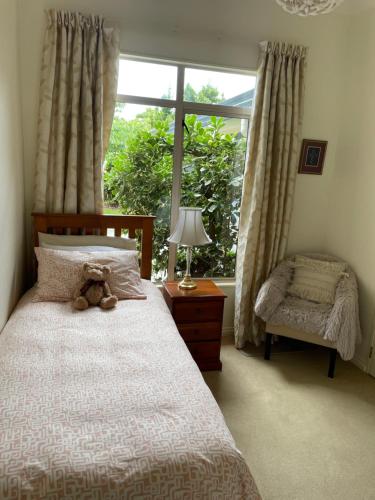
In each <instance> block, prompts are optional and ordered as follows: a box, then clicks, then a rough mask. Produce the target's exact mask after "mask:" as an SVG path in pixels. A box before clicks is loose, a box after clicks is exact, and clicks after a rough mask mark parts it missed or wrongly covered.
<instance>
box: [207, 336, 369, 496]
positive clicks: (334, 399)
mask: <svg viewBox="0 0 375 500" xmlns="http://www.w3.org/2000/svg"><path fill="white" fill-rule="evenodd" d="M221 359H222V362H223V371H222V372H206V373H205V374H204V378H205V380H206V383H207V384H208V386H209V387H210V389H211V391H212V393H213V395H214V397H215V398H216V400H217V402H218V404H219V406H220V407H221V410H222V412H223V414H224V417H225V420H226V422H227V425H228V427H229V429H230V430H231V432H232V434H233V437H234V439H235V440H236V443H237V446H238V448H239V449H240V451H241V452H242V453H243V455H244V458H245V460H246V461H247V463H248V465H249V467H250V470H251V472H252V474H253V476H254V478H255V480H256V482H257V484H258V487H259V490H260V492H261V494H262V496H263V500H333V499H337V500H370V499H375V379H373V378H371V377H370V376H368V375H366V374H365V373H363V372H362V371H360V370H359V369H358V368H357V367H356V366H354V365H353V364H352V363H349V362H344V361H342V360H341V359H338V360H337V365H336V375H335V378H334V379H329V378H328V377H327V374H326V372H327V366H328V354H327V352H326V350H325V349H324V348H323V349H321V348H319V349H313V350H302V351H301V350H299V351H295V350H290V351H288V350H286V351H284V352H274V353H273V354H272V358H271V361H264V360H263V358H262V357H261V356H260V355H252V356H250V357H247V356H244V355H243V354H241V353H240V352H239V351H238V350H236V349H235V348H234V346H233V343H232V341H231V340H228V338H226V339H225V340H224V345H223V347H222V355H221Z"/></svg>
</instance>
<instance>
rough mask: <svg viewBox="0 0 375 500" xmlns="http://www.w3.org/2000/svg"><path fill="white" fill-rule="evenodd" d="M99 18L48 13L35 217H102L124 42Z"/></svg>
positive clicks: (39, 122) (40, 113) (41, 90)
mask: <svg viewBox="0 0 375 500" xmlns="http://www.w3.org/2000/svg"><path fill="white" fill-rule="evenodd" d="M103 23H104V20H103V19H102V18H101V17H99V16H83V15H82V14H79V13H71V12H65V11H54V10H51V11H48V12H47V28H46V33H45V38H44V47H43V57H42V75H41V83H40V104H39V120H38V139H37V156H36V177H35V191H34V200H35V201H34V211H35V212H54V213H64V212H65V213H101V212H102V210H103V188H102V178H103V170H102V165H103V160H104V154H105V151H106V148H107V145H108V141H109V134H110V131H111V126H112V120H113V114H114V109H115V103H116V93H117V77H118V58H119V36H118V31H117V30H116V29H107V28H104V27H103Z"/></svg>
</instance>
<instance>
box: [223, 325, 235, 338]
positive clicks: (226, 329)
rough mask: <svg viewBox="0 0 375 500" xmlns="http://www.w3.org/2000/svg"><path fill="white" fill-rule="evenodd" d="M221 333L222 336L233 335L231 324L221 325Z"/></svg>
mask: <svg viewBox="0 0 375 500" xmlns="http://www.w3.org/2000/svg"><path fill="white" fill-rule="evenodd" d="M221 334H222V336H223V337H227V336H233V335H234V328H233V326H223V328H222V330H221Z"/></svg>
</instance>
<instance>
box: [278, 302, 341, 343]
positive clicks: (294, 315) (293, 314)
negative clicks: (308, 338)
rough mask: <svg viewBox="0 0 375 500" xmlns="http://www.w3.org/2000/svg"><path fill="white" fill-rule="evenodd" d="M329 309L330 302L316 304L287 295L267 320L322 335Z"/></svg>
mask: <svg viewBox="0 0 375 500" xmlns="http://www.w3.org/2000/svg"><path fill="white" fill-rule="evenodd" d="M331 310H332V306H331V305H330V304H318V303H316V302H310V301H309V300H304V299H300V298H298V297H292V296H287V297H286V298H285V299H284V300H283V301H282V302H281V304H280V305H279V306H278V307H277V309H276V310H275V312H274V313H273V314H272V316H271V317H270V319H269V320H268V322H269V323H272V324H274V325H286V326H289V327H290V328H296V329H300V330H302V331H304V332H307V333H315V334H318V335H322V336H324V333H325V330H326V324H327V321H328V317H329V314H330V312H331Z"/></svg>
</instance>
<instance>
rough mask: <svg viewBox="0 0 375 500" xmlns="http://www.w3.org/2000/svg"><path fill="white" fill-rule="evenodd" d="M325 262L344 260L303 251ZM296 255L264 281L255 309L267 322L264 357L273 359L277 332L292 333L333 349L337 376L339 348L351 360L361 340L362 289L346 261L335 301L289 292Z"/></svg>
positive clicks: (332, 363) (330, 373)
mask: <svg viewBox="0 0 375 500" xmlns="http://www.w3.org/2000/svg"><path fill="white" fill-rule="evenodd" d="M303 256H304V257H309V258H311V259H316V260H319V261H323V262H340V263H343V261H342V260H340V259H338V258H336V257H333V256H330V255H323V254H303ZM295 261H296V256H293V257H290V258H288V259H286V260H284V261H283V262H281V263H280V264H279V265H278V266H277V267H276V268H275V269H274V271H273V272H272V273H271V275H270V276H269V278H268V279H267V281H266V282H265V283H264V284H263V285H262V287H261V289H260V291H259V293H258V297H257V300H256V304H255V313H256V315H257V316H258V317H260V318H261V319H262V320H263V321H265V323H266V327H265V328H266V340H265V353H264V358H265V359H267V360H269V359H270V356H271V345H272V337H273V335H280V336H283V337H289V338H293V339H297V340H302V341H304V342H310V343H312V344H318V345H321V346H325V347H327V348H328V349H329V353H330V361H329V369H328V376H329V377H330V378H333V376H334V371H335V363H336V356H337V352H339V354H340V356H341V358H342V359H344V360H350V359H352V358H353V356H354V353H355V346H356V344H357V343H359V342H360V341H361V328H360V323H359V307H358V289H357V280H356V277H355V274H354V272H353V271H352V270H351V269H350V267H349V266H348V265H347V264H345V272H342V273H341V274H340V277H339V279H338V281H337V285H336V288H335V290H334V301H333V303H332V304H330V303H319V302H316V301H311V300H306V299H303V298H300V297H298V296H295V295H292V294H290V293H289V292H288V290H290V286H291V284H292V282H293V278H294V273H295V269H296V264H295Z"/></svg>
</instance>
